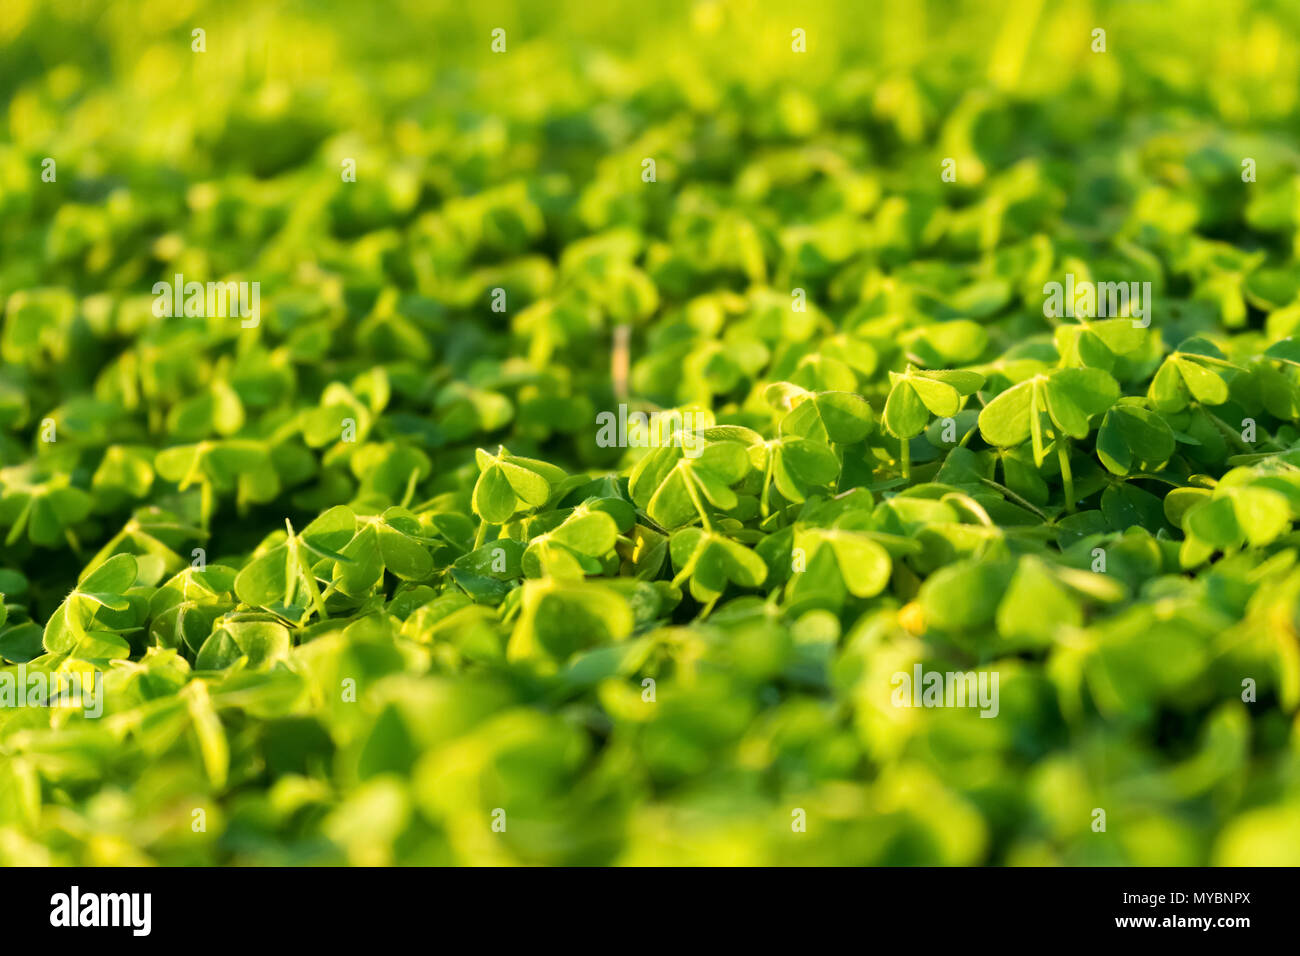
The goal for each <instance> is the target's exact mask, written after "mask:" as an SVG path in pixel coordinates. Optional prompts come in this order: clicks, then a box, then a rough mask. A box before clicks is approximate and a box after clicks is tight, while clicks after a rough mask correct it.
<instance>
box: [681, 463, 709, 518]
mask: <svg viewBox="0 0 1300 956" xmlns="http://www.w3.org/2000/svg"><path fill="white" fill-rule="evenodd" d="M682 477H683V478H684V479H685V484H686V493H687V494H688V495H690V496H691V504H693V505H694V506H695V510H696V512H698V513H699V516H700V521H701V522H703V523H704V530H705V531H712V530H713V525H712V524H710V522H709V513H708V512H707V511H706V510H705V508H704V502H703V501H701V500H700V493H699V491H697V490H696V488H695V479H694V478H693V477H691V473H690V471H689V470H688V471H686V472H685V473H684V474H683V475H682Z"/></svg>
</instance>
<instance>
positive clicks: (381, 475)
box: [0, 0, 1300, 864]
mask: <svg viewBox="0 0 1300 956" xmlns="http://www.w3.org/2000/svg"><path fill="white" fill-rule="evenodd" d="M89 6H90V5H83V4H74V3H65V4H60V3H52V4H51V3H44V2H33V0H8V2H7V3H6V4H5V9H4V10H3V11H0V92H2V93H3V95H4V98H5V101H6V105H7V109H6V114H5V115H6V124H5V126H4V127H3V128H2V129H0V224H2V225H0V303H2V304H3V326H2V328H0V362H2V365H0V536H2V537H3V544H2V545H0V593H2V594H3V595H4V601H3V610H2V611H0V657H2V658H3V660H4V661H5V662H6V666H5V667H4V669H3V673H0V677H2V676H3V674H9V675H17V674H18V673H19V668H20V666H21V669H22V670H21V672H22V673H23V674H24V675H25V676H27V677H30V676H31V675H33V674H39V675H44V674H50V673H61V674H65V675H70V674H74V673H75V674H78V675H81V676H82V677H83V678H84V679H86V680H87V681H91V682H92V686H93V679H94V677H93V675H95V674H97V673H98V674H102V687H103V694H102V698H101V703H102V708H103V713H102V715H100V716H97V717H92V716H89V715H88V714H87V713H85V712H84V711H83V709H80V708H51V707H43V706H18V705H17V704H18V700H17V698H15V700H14V702H13V703H10V702H9V701H6V700H4V698H3V686H0V702H3V703H4V706H2V707H0V860H3V861H4V862H6V863H43V862H52V863H88V864H122V863H137V862H160V863H170V864H209V863H260V864H279V863H344V862H352V863H365V864H369V863H401V864H407V863H475V864H482V863H550V864H563V863H634V864H635V863H666V862H679V863H876V864H890V863H943V864H981V863H999V864H1000V863H1012V864H1018V863H1067V864H1094V863H1131V864H1201V863H1223V864H1242V863H1292V864H1294V863H1297V862H1300V857H1297V852H1300V851H1298V850H1297V847H1300V748H1298V746H1297V744H1298V741H1297V734H1298V733H1300V728H1298V726H1297V723H1296V711H1297V705H1298V704H1300V644H1298V638H1297V630H1296V613H1297V603H1298V602H1300V567H1298V566H1297V563H1296V559H1297V553H1298V548H1300V535H1298V534H1297V532H1296V530H1295V529H1294V522H1295V520H1296V519H1297V516H1300V430H1298V428H1297V422H1300V376H1298V375H1297V372H1296V366H1297V365H1300V346H1295V345H1294V344H1293V343H1292V341H1291V339H1290V336H1291V335H1292V334H1293V333H1294V332H1295V331H1296V328H1297V326H1300V263H1298V262H1297V253H1298V251H1300V245H1298V242H1300V240H1298V239H1297V235H1298V232H1297V230H1298V229H1300V154H1298V153H1297V151H1296V143H1295V136H1294V130H1295V129H1296V128H1297V126H1296V123H1297V121H1298V120H1300V106H1298V103H1297V91H1298V87H1297V69H1298V68H1300V67H1298V64H1300V58H1298V57H1297V47H1298V46H1300V44H1298V43H1297V40H1296V37H1297V29H1300V11H1297V10H1296V9H1295V8H1294V7H1288V6H1287V5H1286V4H1281V3H1278V4H1271V3H1263V2H1261V3H1246V2H1238V0H1218V2H1215V3H1202V2H1191V0H1188V2H1182V3H1174V4H1159V5H1155V4H1150V5H1148V4H1137V3H1115V4H1096V5H1094V4H1086V3H1074V2H1064V3H1059V4H1044V3H1040V2H1034V0H1021V2H1015V3H995V4H987V5H985V4H952V5H948V4H936V3H930V4H926V3H920V2H914V3H907V4H900V5H896V6H897V7H898V9H893V8H891V9H890V10H889V11H888V13H887V14H886V13H884V12H877V13H876V14H872V15H867V13H864V12H863V11H860V10H858V9H857V5H851V4H844V5H835V4H831V5H824V6H819V5H817V4H799V5H797V6H794V7H791V8H789V9H783V8H781V7H780V6H777V5H758V4H745V3H734V4H733V3H698V4H694V5H690V6H686V5H666V6H664V7H663V9H658V6H659V5H656V9H653V10H651V9H640V8H638V7H636V6H633V5H630V4H606V5H601V9H600V10H593V9H589V8H588V7H587V6H584V5H582V4H566V3H556V4H551V5H536V6H535V7H529V8H528V9H525V10H521V11H520V10H514V9H511V8H505V7H497V6H494V5H493V4H476V5H475V9H474V10H472V11H461V10H456V11H452V10H450V9H449V10H447V11H444V12H432V13H431V12H426V11H423V10H421V9H419V8H420V6H421V5H419V4H406V3H396V2H394V3H386V4H379V5H377V6H378V7H380V8H382V9H381V10H380V14H382V15H379V14H377V13H376V10H375V6H376V5H365V6H366V9H365V10H359V9H352V8H351V7H350V6H345V5H332V4H327V3H308V2H302V3H294V4H285V5H283V6H281V7H278V8H275V10H274V11H268V10H267V9H265V8H264V7H263V6H262V5H259V4H246V5H245V4H238V3H236V4H213V5H211V6H208V5H204V4H199V3H186V2H169V3H166V4H161V3H158V4H142V3H131V4H127V3H123V4H115V5H109V6H108V7H107V8H106V10H105V11H98V10H97V11H95V12H93V13H92V12H90V11H89V9H88V7H89ZM358 6H361V5H358ZM195 28H201V29H203V30H204V31H205V33H204V35H203V41H204V42H203V46H204V49H203V51H202V52H197V51H196V50H195V48H194V47H195V44H196V42H197V41H196V39H195V37H194V35H193V34H192V30H193V29H195ZM497 28H501V29H503V30H505V38H504V43H505V49H504V51H503V52H493V50H492V44H493V36H492V31H493V30H494V29H497ZM1097 28H1102V29H1105V30H1106V37H1105V44H1106V49H1105V50H1104V52H1103V51H1101V50H1097V49H1095V47H1096V45H1097V38H1096V36H1095V34H1094V33H1093V31H1094V30H1095V29H1097ZM793 31H802V35H799V34H796V33H794V32H793ZM801 41H802V43H803V44H804V50H803V51H800V50H799V49H798V47H799V45H800V42H801ZM46 160H53V165H50V164H48V163H47V162H46ZM647 160H653V171H654V175H653V181H649V175H650V174H649V171H650V167H649V166H647V164H646V161H647ZM948 161H951V162H948ZM350 163H351V164H352V165H351V167H350V165H349V164H350ZM350 168H355V181H349V175H348V173H349V170H350ZM47 171H49V175H43V173H46V172H47ZM945 172H948V173H949V175H947V176H945ZM177 274H180V275H183V276H184V277H185V278H186V280H193V281H199V282H207V281H231V282H249V283H252V282H257V283H258V284H259V285H258V287H259V289H260V312H259V314H258V315H257V317H256V322H255V323H251V322H247V321H241V320H240V318H238V317H232V316H229V315H226V316H204V315H186V314H184V311H185V310H184V309H183V308H182V309H181V310H180V312H181V314H176V315H159V314H158V311H159V310H157V309H156V308H155V305H156V302H157V297H156V296H155V294H154V292H153V286H154V283H156V282H160V281H161V282H164V283H170V282H172V281H173V277H174V276H175V275H177ZM1067 276H1069V277H1071V279H1070V280H1069V281H1070V282H1071V287H1072V288H1073V287H1075V284H1076V283H1078V284H1079V287H1082V286H1084V285H1087V283H1090V282H1125V283H1130V282H1135V283H1138V286H1137V288H1138V289H1140V290H1142V293H1141V294H1142V299H1141V301H1142V309H1141V312H1142V313H1143V314H1142V315H1140V316H1138V319H1137V321H1135V318H1134V316H1137V315H1138V312H1139V310H1138V309H1137V308H1136V307H1135V308H1133V309H1132V310H1131V311H1132V312H1133V313H1134V314H1133V315H1120V316H1109V317H1106V318H1099V317H1091V316H1087V315H1084V316H1079V315H1066V314H1064V313H1062V312H1061V311H1059V310H1053V309H1052V308H1050V307H1047V308H1045V302H1046V300H1047V299H1048V298H1049V296H1048V295H1047V294H1045V286H1046V285H1047V284H1048V283H1051V282H1060V283H1065V282H1066V281H1067ZM1143 283H1149V286H1146V285H1143ZM1135 306H1136V303H1135ZM1071 311H1073V310H1071ZM1143 323H1147V324H1145V325H1143ZM623 343H626V348H624V345H623ZM625 357H626V362H627V369H626V372H624V371H623V362H624V360H625ZM621 404H625V405H626V406H627V409H626V410H625V411H624V414H623V415H622V416H620V413H619V407H620V405H621ZM663 409H675V410H677V411H679V412H681V413H683V415H689V416H691V417H690V418H684V419H683V420H684V421H687V422H689V423H691V424H693V425H698V426H700V427H699V429H698V430H695V431H690V432H688V433H686V434H682V433H678V435H677V441H675V442H672V443H670V444H668V445H667V446H665V447H651V446H652V445H653V442H651V441H650V439H649V436H648V435H647V433H646V432H644V431H640V430H638V428H637V426H636V424H635V422H633V424H632V425H630V426H629V428H630V434H627V435H626V436H625V437H626V438H627V439H628V440H627V441H616V442H614V444H613V446H612V447H611V443H610V442H609V441H607V440H606V439H607V438H609V437H610V435H611V434H612V435H614V436H615V438H620V437H623V436H620V434H619V432H620V429H619V427H617V423H620V422H622V421H625V420H626V418H627V415H626V412H627V410H630V411H632V412H637V411H640V412H652V411H655V410H663ZM603 413H608V414H609V415H612V416H613V418H612V420H613V422H615V423H616V425H615V426H614V427H613V428H612V430H610V431H605V430H603V429H604V428H605V427H608V426H609V423H610V421H611V419H610V418H609V417H601V416H602V415H603ZM600 423H604V424H603V425H602V424H600ZM918 666H919V667H920V668H921V672H922V673H925V672H941V673H948V672H970V673H979V674H983V675H985V677H986V678H990V677H992V676H993V675H996V678H997V683H996V684H995V685H993V686H994V687H995V688H996V690H997V694H998V696H997V703H996V707H995V708H989V707H984V708H982V709H981V708H956V707H953V708H927V707H919V708H918V707H911V706H900V700H899V697H898V695H897V693H896V691H897V689H898V686H899V684H898V680H897V675H899V674H905V675H913V674H916V673H917V671H916V670H915V669H916V668H917V667H918ZM13 679H16V678H11V680H13ZM34 703H39V701H35V702H34ZM901 703H903V704H906V703H908V701H907V700H906V699H904V700H902V701H901ZM991 709H995V710H996V716H993V717H992V719H985V718H984V717H982V716H981V713H982V712H983V713H985V714H990V710H991ZM990 716H991V714H990ZM1099 811H1101V812H1102V815H1100V816H1099ZM1103 821H1104V827H1103V826H1102V823H1103Z"/></svg>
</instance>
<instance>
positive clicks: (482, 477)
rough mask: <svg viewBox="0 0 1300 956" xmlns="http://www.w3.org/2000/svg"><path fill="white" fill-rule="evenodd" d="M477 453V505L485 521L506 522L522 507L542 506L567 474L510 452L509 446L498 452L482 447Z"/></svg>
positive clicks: (475, 492) (475, 510)
mask: <svg viewBox="0 0 1300 956" xmlns="http://www.w3.org/2000/svg"><path fill="white" fill-rule="evenodd" d="M475 456H476V458H477V459H478V466H479V476H478V481H477V482H476V483H475V484H474V495H473V507H474V513H475V514H477V515H478V516H479V517H480V518H482V519H483V521H484V523H485V524H504V523H505V522H506V521H509V520H510V518H511V517H512V516H514V515H515V514H516V513H517V512H519V511H522V510H525V509H528V508H540V507H542V506H543V505H544V504H546V502H547V501H548V500H550V497H551V489H552V487H553V486H558V485H559V484H560V483H561V482H562V481H564V478H565V474H564V471H563V470H562V469H560V468H557V467H555V466H554V465H551V464H548V463H547V462H544V461H537V460H535V459H532V458H520V457H518V456H515V455H510V454H508V453H507V452H506V450H505V448H502V449H501V450H500V452H499V453H498V454H496V455H492V454H489V453H488V452H486V451H484V450H483V449H481V448H480V449H478V450H477V451H476V452H475Z"/></svg>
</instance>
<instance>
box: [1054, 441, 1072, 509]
mask: <svg viewBox="0 0 1300 956" xmlns="http://www.w3.org/2000/svg"><path fill="white" fill-rule="evenodd" d="M1056 457H1057V460H1058V461H1060V463H1061V481H1062V482H1063V483H1064V485H1065V510H1066V511H1067V512H1068V511H1073V510H1074V475H1073V474H1072V473H1071V471H1070V448H1069V442H1067V441H1066V440H1065V439H1064V438H1057V439H1056Z"/></svg>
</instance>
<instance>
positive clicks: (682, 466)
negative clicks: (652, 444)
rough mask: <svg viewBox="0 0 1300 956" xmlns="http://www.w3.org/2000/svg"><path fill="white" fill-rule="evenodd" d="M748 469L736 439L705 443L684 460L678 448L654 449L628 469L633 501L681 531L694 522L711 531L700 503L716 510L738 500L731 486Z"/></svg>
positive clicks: (653, 517)
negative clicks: (630, 473)
mask: <svg viewBox="0 0 1300 956" xmlns="http://www.w3.org/2000/svg"><path fill="white" fill-rule="evenodd" d="M749 470H750V460H749V455H748V453H747V452H746V450H745V446H744V445H742V444H740V443H739V442H735V441H720V442H713V443H711V444H707V445H705V446H704V447H703V448H702V449H701V450H700V452H699V455H698V456H697V457H694V458H692V457H689V456H688V455H687V454H686V451H685V449H683V448H682V447H681V446H679V445H664V446H661V447H659V448H656V449H654V450H653V451H651V452H650V453H649V454H648V455H646V456H645V457H644V458H642V459H641V460H640V461H639V462H637V465H636V467H635V468H634V469H633V470H632V476H631V478H630V479H629V480H628V491H629V492H630V493H631V495H632V500H633V501H634V502H636V504H637V505H638V506H639V507H640V508H642V509H643V510H644V511H645V513H646V514H647V515H649V516H650V518H651V520H653V521H655V522H656V523H657V524H659V525H660V526H661V527H663V528H667V529H669V530H672V529H674V528H680V527H681V526H682V525H685V524H688V523H690V522H691V521H694V520H695V519H696V518H699V519H700V520H701V521H702V522H703V523H704V526H705V528H711V527H712V524H711V523H710V520H709V511H708V508H707V507H706V504H705V502H708V504H709V505H712V506H713V507H714V508H716V509H718V510H721V511H729V510H730V509H732V508H735V507H736V505H737V504H738V502H739V499H738V498H737V496H736V493H735V492H734V491H732V486H733V485H735V484H736V483H738V482H739V481H740V480H741V479H743V478H744V477H745V476H746V475H747V474H748V473H749Z"/></svg>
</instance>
